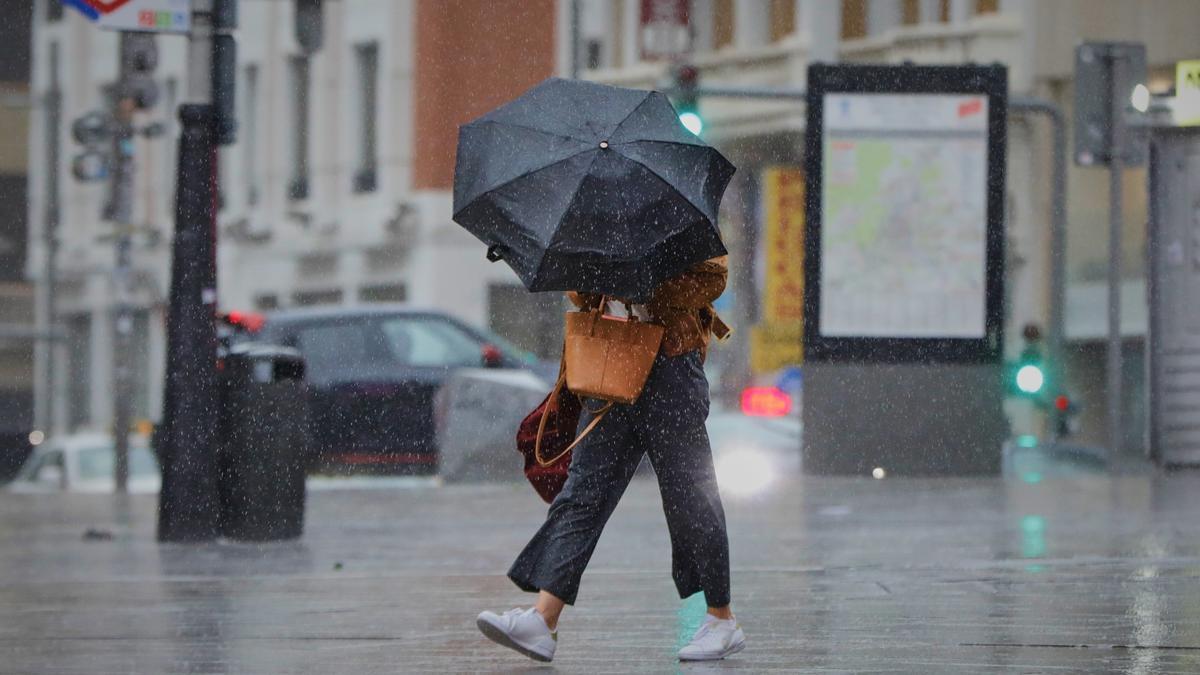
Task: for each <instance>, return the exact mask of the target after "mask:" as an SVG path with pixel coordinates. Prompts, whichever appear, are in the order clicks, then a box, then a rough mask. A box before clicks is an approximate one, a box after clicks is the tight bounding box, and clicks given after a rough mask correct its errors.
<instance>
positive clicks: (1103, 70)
mask: <svg viewBox="0 0 1200 675" xmlns="http://www.w3.org/2000/svg"><path fill="white" fill-rule="evenodd" d="M1145 83H1146V45H1144V44H1141V43H1140V42H1085V43H1083V44H1081V45H1079V46H1078V47H1076V48H1075V163H1076V164H1078V165H1079V166H1104V165H1107V164H1108V163H1109V161H1110V160H1111V158H1112V153H1113V151H1112V148H1111V147H1109V146H1110V144H1111V143H1112V119H1113V111H1114V110H1124V109H1125V108H1126V107H1129V105H1130V103H1131V97H1132V95H1133V90H1134V88H1135V87H1136V86H1137V85H1139V84H1142V85H1144V84H1145ZM1114 92H1115V93H1114ZM1113 96H1117V97H1119V98H1121V100H1119V101H1114V100H1113ZM1121 137H1122V143H1121V145H1122V146H1123V147H1122V148H1121V157H1122V158H1123V159H1124V162H1125V163H1126V164H1142V163H1143V162H1144V161H1145V159H1146V143H1145V141H1144V140H1142V139H1140V138H1138V136H1137V135H1136V134H1128V133H1126V134H1121Z"/></svg>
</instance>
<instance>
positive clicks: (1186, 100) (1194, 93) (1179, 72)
mask: <svg viewBox="0 0 1200 675" xmlns="http://www.w3.org/2000/svg"><path fill="white" fill-rule="evenodd" d="M1175 96H1176V99H1175V100H1176V103H1175V123H1176V124H1178V125H1179V126H1182V127H1194V126H1200V60H1196V61H1180V62H1178V63H1176V64H1175Z"/></svg>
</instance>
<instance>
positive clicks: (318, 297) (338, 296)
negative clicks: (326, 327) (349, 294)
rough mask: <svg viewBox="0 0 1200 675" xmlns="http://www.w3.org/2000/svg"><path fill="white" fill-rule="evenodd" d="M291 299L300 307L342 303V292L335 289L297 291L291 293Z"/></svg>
mask: <svg viewBox="0 0 1200 675" xmlns="http://www.w3.org/2000/svg"><path fill="white" fill-rule="evenodd" d="M292 300H293V301H295V303H296V304H297V305H300V306H301V307H312V306H315V305H340V304H342V292H341V291H340V290H337V289H332V290H327V291H299V292H297V293H294V294H293V295H292Z"/></svg>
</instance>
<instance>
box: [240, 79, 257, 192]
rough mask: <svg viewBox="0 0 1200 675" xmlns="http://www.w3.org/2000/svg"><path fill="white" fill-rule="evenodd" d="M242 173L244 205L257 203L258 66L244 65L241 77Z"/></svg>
mask: <svg viewBox="0 0 1200 675" xmlns="http://www.w3.org/2000/svg"><path fill="white" fill-rule="evenodd" d="M242 86H243V87H245V94H244V95H243V96H242V105H243V106H244V109H243V110H242V175H243V179H242V180H244V181H245V185H246V205H247V206H254V205H256V204H258V148H257V145H258V66H257V65H253V64H251V65H248V66H246V73H245V75H244V76H243V78H242Z"/></svg>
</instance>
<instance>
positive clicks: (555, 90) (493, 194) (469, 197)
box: [454, 78, 734, 302]
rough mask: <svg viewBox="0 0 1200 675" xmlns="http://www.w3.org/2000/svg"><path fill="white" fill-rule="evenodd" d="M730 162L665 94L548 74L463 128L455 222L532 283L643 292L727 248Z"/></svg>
mask: <svg viewBox="0 0 1200 675" xmlns="http://www.w3.org/2000/svg"><path fill="white" fill-rule="evenodd" d="M733 172H734V167H733V165H732V164H730V163H729V161H728V160H727V159H725V158H724V157H723V156H722V155H721V153H719V152H717V151H716V150H715V149H713V148H712V147H709V146H708V145H707V144H705V143H704V142H703V141H701V140H700V139H699V138H698V137H697V136H695V135H694V134H692V133H691V132H690V131H688V130H687V129H685V128H684V127H683V125H682V124H680V122H679V118H678V116H677V115H676V112H675V109H674V108H672V107H671V103H670V101H668V100H667V97H666V96H663V95H662V94H661V93H659V92H654V91H641V90H635V89H622V88H620V87H611V86H607V85H602V84H596V83H594V82H583V81H579V80H564V79H559V78H551V79H549V80H546V81H545V82H542V83H541V84H539V85H537V86H536V87H534V88H533V89H530V90H529V91H527V92H525V94H523V95H522V96H521V97H520V98H517V99H516V100H514V101H512V102H510V103H507V104H505V105H503V106H501V107H499V108H497V109H495V110H493V111H492V112H490V113H488V114H486V115H484V116H483V117H480V118H479V119H477V120H474V121H472V122H470V123H468V124H465V125H463V126H462V127H461V128H460V129H459V132H458V159H457V163H456V164H455V168H454V220H455V222H457V223H458V224H459V225H462V226H463V227H465V228H466V229H467V230H468V231H470V232H471V233H472V234H474V235H475V236H476V237H478V238H479V239H481V240H482V241H483V242H484V243H485V244H487V245H488V258H489V259H491V260H499V259H503V260H504V261H505V262H507V263H508V264H509V265H510V266H511V267H512V268H513V270H515V271H516V273H517V276H519V277H520V278H521V281H522V282H524V284H525V286H526V287H527V288H528V289H529V290H531V291H551V290H579V291H588V292H595V293H607V294H611V295H615V296H617V297H620V298H624V299H627V300H631V301H634V302H641V301H645V300H646V299H647V298H648V297H649V295H650V293H651V291H653V289H654V288H655V287H656V286H657V285H658V284H659V283H660V282H661V281H663V280H664V279H667V278H670V277H672V276H674V275H675V274H677V273H679V272H681V271H682V270H684V269H686V268H687V267H688V266H689V265H691V264H693V263H696V262H699V261H701V260H707V259H708V258H711V257H714V256H719V255H724V254H725V253H726V251H725V246H724V245H723V244H722V243H721V238H720V236H719V233H718V231H717V207H718V206H719V205H720V203H721V195H722V194H723V193H724V192H725V186H726V185H728V183H729V179H730V178H731V177H732V176H733Z"/></svg>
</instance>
